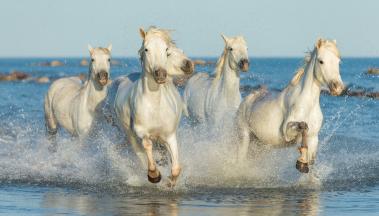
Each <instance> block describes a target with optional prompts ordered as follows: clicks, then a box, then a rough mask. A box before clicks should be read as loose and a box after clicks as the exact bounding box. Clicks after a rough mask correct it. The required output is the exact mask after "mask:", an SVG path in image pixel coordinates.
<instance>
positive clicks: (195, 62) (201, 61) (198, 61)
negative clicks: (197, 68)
mask: <svg viewBox="0 0 379 216" xmlns="http://www.w3.org/2000/svg"><path fill="white" fill-rule="evenodd" d="M192 63H193V64H194V65H201V66H205V65H212V64H215V62H213V61H205V60H201V59H197V60H193V61H192Z"/></svg>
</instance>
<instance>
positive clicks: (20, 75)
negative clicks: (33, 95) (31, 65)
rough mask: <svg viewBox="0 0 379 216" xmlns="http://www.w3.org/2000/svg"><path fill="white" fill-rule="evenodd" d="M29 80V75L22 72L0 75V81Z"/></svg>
mask: <svg viewBox="0 0 379 216" xmlns="http://www.w3.org/2000/svg"><path fill="white" fill-rule="evenodd" d="M27 78H29V74H27V73H24V72H22V71H12V72H10V73H9V74H0V81H18V80H25V79H27Z"/></svg>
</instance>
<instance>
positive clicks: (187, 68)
mask: <svg viewBox="0 0 379 216" xmlns="http://www.w3.org/2000/svg"><path fill="white" fill-rule="evenodd" d="M180 69H181V70H182V71H183V72H184V73H185V74H192V73H193V71H194V66H193V63H192V61H190V60H188V59H186V60H184V61H183V65H182V66H181V67H180Z"/></svg>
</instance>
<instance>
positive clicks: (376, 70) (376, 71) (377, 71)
mask: <svg viewBox="0 0 379 216" xmlns="http://www.w3.org/2000/svg"><path fill="white" fill-rule="evenodd" d="M367 73H368V74H375V75H379V68H369V69H368V70H367Z"/></svg>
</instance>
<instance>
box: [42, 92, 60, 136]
mask: <svg viewBox="0 0 379 216" xmlns="http://www.w3.org/2000/svg"><path fill="white" fill-rule="evenodd" d="M53 96H54V92H52V91H51V90H50V89H49V91H48V92H47V93H46V95H45V101H44V110H45V125H46V130H47V133H48V135H50V136H52V135H55V134H56V133H57V130H58V129H57V127H58V121H57V119H56V118H55V115H54V110H53V106H52V101H53Z"/></svg>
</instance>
